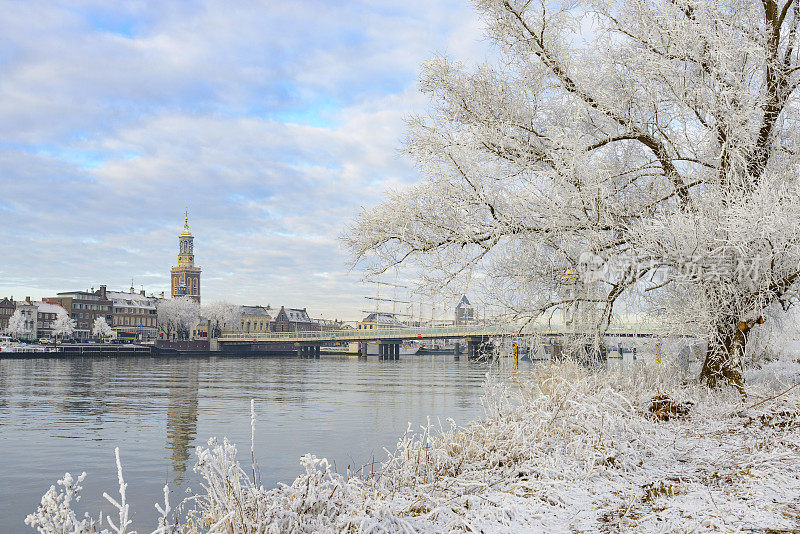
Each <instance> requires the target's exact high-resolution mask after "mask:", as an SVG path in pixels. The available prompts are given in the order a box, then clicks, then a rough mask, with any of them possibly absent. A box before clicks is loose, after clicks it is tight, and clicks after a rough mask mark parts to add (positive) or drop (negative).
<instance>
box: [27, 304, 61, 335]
mask: <svg viewBox="0 0 800 534" xmlns="http://www.w3.org/2000/svg"><path fill="white" fill-rule="evenodd" d="M34 304H35V305H36V334H37V336H39V339H50V338H52V337H53V323H54V322H55V320H56V317H57V316H58V312H59V310H61V311H65V310H64V309H63V308H62V307H61V306H59V305H57V304H50V303H48V302H34Z"/></svg>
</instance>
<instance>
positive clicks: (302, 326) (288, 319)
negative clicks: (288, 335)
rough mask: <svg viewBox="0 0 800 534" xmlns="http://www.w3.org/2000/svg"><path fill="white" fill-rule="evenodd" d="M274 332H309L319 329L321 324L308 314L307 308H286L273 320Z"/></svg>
mask: <svg viewBox="0 0 800 534" xmlns="http://www.w3.org/2000/svg"><path fill="white" fill-rule="evenodd" d="M272 331H273V332H309V331H314V332H316V331H319V325H318V324H317V323H316V322H315V321H314V320H313V319H312V318H311V317H309V315H308V311H306V309H305V308H303V309H299V308H284V307H283V306H281V310H280V311H279V312H278V314H277V315H276V316H275V320H274V321H273V322H272Z"/></svg>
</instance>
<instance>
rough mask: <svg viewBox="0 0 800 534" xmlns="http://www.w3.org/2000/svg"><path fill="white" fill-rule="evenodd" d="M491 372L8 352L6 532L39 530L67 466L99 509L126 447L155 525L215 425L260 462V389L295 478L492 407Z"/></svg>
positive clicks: (1, 379)
mask: <svg viewBox="0 0 800 534" xmlns="http://www.w3.org/2000/svg"><path fill="white" fill-rule="evenodd" d="M486 371H487V366H486V365H485V364H482V363H476V362H470V361H468V360H467V359H466V358H462V359H461V360H460V361H453V357H452V356H413V357H408V358H401V359H400V360H399V361H379V360H377V359H376V358H370V359H368V360H357V359H351V358H336V357H323V358H321V359H319V360H305V359H296V358H229V357H209V358H180V357H174V358H150V357H142V358H139V357H128V358H76V359H32V360H0V451H2V457H3V463H4V465H5V466H6V468H5V469H4V470H3V472H2V473H1V474H0V531H2V532H24V531H26V527H25V525H24V524H23V519H24V516H25V514H26V513H29V512H32V511H33V510H35V508H36V506H37V505H38V503H39V499H40V497H41V495H42V494H43V493H44V492H45V491H46V490H47V488H48V487H49V486H50V485H51V484H55V481H56V480H57V479H58V478H60V477H61V476H63V474H64V472H65V471H69V472H71V473H72V474H73V475H77V474H79V473H80V472H82V471H86V472H87V473H88V476H87V478H86V480H85V482H84V484H83V485H84V491H83V499H82V501H81V504H80V506H79V509H80V510H81V511H83V510H88V511H91V512H92V513H96V511H97V510H99V509H100V508H101V506H102V504H103V503H102V497H101V495H102V492H103V491H106V492H108V493H109V494H112V495H113V494H114V493H115V492H116V488H117V483H116V472H115V466H114V447H116V446H118V447H119V448H120V455H121V458H122V463H123V468H124V474H125V480H126V482H127V483H128V496H129V501H130V502H131V508H132V510H133V512H134V515H133V518H134V527H136V528H138V529H139V530H140V531H147V529H148V528H150V527H152V525H153V521H154V518H155V510H154V508H153V502H155V501H157V500H158V499H159V495H160V493H161V488H162V487H163V485H164V483H168V484H169V485H170V488H171V489H172V490H173V491H172V494H171V495H172V497H171V500H172V502H173V503H174V502H178V501H179V500H180V499H181V498H182V497H183V495H184V490H185V489H186V488H187V487H194V488H197V480H196V478H195V477H194V474H193V473H192V465H193V464H194V447H195V446H196V445H199V444H205V441H206V440H207V438H209V437H211V436H218V437H220V438H222V437H223V436H227V437H228V438H229V439H230V440H231V441H233V442H234V443H236V444H237V445H238V446H239V453H240V454H239V458H240V460H241V461H242V463H243V465H245V466H246V467H249V465H250V460H249V457H250V452H249V441H250V399H255V403H256V416H257V423H256V457H257V461H258V465H259V467H260V471H261V475H262V479H263V483H264V485H265V486H267V487H270V486H273V485H275V484H276V483H278V482H290V481H291V480H293V479H294V477H295V476H296V475H297V474H298V473H299V471H300V465H299V457H300V455H301V454H303V453H306V452H309V453H312V454H315V455H317V456H324V457H327V458H329V459H330V460H331V461H333V462H335V464H336V467H337V469H339V470H340V471H344V470H345V469H346V468H347V466H348V465H349V466H351V467H360V466H362V465H364V464H366V463H368V462H370V461H371V460H372V458H373V457H374V459H375V461H380V460H382V459H383V458H384V457H385V453H384V451H383V448H384V447H387V448H389V449H392V448H393V447H394V444H395V442H396V439H397V438H398V437H399V436H400V435H401V434H402V433H403V431H404V430H405V428H406V426H407V423H408V422H412V423H413V424H414V425H417V427H418V425H420V424H423V423H425V421H426V419H427V417H428V416H430V417H431V420H432V421H436V420H437V418H441V420H442V424H445V425H446V424H447V423H446V421H445V419H446V418H449V417H450V418H453V419H454V420H455V421H456V422H457V423H460V424H463V423H465V422H467V421H469V420H471V419H474V418H475V417H477V416H479V415H480V414H481V407H480V393H481V385H482V383H483V379H484V376H485V373H486ZM102 509H103V510H104V511H105V512H108V511H109V510H110V507H108V506H102Z"/></svg>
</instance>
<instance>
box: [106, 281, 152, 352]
mask: <svg viewBox="0 0 800 534" xmlns="http://www.w3.org/2000/svg"><path fill="white" fill-rule="evenodd" d="M103 287H104V286H101V290H102V289H103ZM106 297H107V298H109V299H111V302H112V305H113V309H114V312H113V313H114V320H113V322H109V323H108V324H109V326H111V328H113V329H114V332H116V335H117V339H123V340H131V341H150V340H153V339H155V338H156V337H157V336H158V315H157V313H156V302H157V300H158V299H157V298H156V297H154V296H149V297H147V296H145V292H144V290H141V291H139V292H138V293H137V292H136V290H135V289H134V288H133V287H131V288H130V291H127V292H125V291H108V292H106Z"/></svg>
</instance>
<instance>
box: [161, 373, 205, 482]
mask: <svg viewBox="0 0 800 534" xmlns="http://www.w3.org/2000/svg"><path fill="white" fill-rule="evenodd" d="M199 372H200V362H199V361H197V360H195V359H190V360H186V361H185V362H183V364H182V365H180V366H172V367H171V368H170V373H169V391H168V393H167V396H168V399H169V400H168V404H167V449H168V450H169V451H171V454H170V458H171V459H172V474H173V482H174V484H175V485H176V486H181V485H183V474H184V472H186V467H187V464H188V461H189V450H190V448H191V447H192V443H193V442H194V437H195V434H196V433H197V389H198V374H199Z"/></svg>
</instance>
